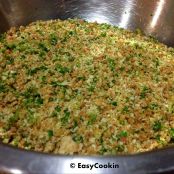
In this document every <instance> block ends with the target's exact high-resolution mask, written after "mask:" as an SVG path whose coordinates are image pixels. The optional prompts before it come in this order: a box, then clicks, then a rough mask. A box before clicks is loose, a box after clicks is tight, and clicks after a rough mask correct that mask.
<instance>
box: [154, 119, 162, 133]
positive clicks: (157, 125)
mask: <svg viewBox="0 0 174 174" xmlns="http://www.w3.org/2000/svg"><path fill="white" fill-rule="evenodd" d="M161 129H162V124H161V122H160V121H155V122H154V124H153V130H154V131H155V132H158V131H160V130H161Z"/></svg>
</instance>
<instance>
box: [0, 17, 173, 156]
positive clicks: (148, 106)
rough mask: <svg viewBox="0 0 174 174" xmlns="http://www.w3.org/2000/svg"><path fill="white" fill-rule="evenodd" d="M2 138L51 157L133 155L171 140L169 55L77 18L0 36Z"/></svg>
mask: <svg viewBox="0 0 174 174" xmlns="http://www.w3.org/2000/svg"><path fill="white" fill-rule="evenodd" d="M0 138H1V140H2V141H3V142H4V143H8V144H11V145H13V146H17V147H19V148H23V149H28V150H34V151H40V152H48V153H56V154H82V155H97V154H102V155H107V154H128V153H129V154H132V153H138V152H144V151H150V150H153V149H157V148H162V147H164V146H167V145H169V144H172V143H173V142H174V49H173V48H168V47H167V46H165V45H163V44H161V43H158V42H157V41H156V40H155V39H153V38H152V37H146V36H144V35H143V34H141V33H140V32H130V31H127V30H123V29H120V28H118V27H115V26H111V25H108V24H97V23H89V22H86V21H83V20H78V19H73V20H72V19H69V20H64V21H61V20H50V21H45V22H44V21H37V22H34V23H31V24H30V25H28V26H26V27H23V26H21V27H20V28H11V29H10V30H9V31H8V32H7V33H4V34H3V35H1V37H0Z"/></svg>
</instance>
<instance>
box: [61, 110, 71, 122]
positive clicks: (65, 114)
mask: <svg viewBox="0 0 174 174" xmlns="http://www.w3.org/2000/svg"><path fill="white" fill-rule="evenodd" d="M69 118H70V112H69V111H68V109H65V110H64V117H62V118H61V122H62V124H63V125H65V124H67V123H68V121H69Z"/></svg>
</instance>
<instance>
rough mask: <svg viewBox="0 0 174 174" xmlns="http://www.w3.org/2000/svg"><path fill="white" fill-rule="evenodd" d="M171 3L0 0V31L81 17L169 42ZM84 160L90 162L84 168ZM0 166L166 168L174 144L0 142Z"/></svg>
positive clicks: (173, 160) (147, 171)
mask: <svg viewBox="0 0 174 174" xmlns="http://www.w3.org/2000/svg"><path fill="white" fill-rule="evenodd" d="M173 9H174V1H173V0H149V1H147V0H29V1H28V0H0V32H1V33H2V32H4V31H7V30H8V29H9V28H10V27H12V26H20V25H26V24H28V23H30V22H33V21H36V20H48V19H56V18H60V19H67V18H83V19H86V20H88V21H97V22H101V23H102V22H105V23H110V24H113V25H117V26H120V27H122V28H127V29H130V30H135V29H137V28H139V29H141V30H142V31H143V32H145V33H146V34H148V35H152V36H155V37H156V38H157V39H158V40H159V41H161V42H163V43H165V44H167V45H168V46H173V45H174V22H173V20H174V11H173ZM82 164H86V168H82ZM87 164H91V165H94V167H93V168H92V169H91V170H90V168H87ZM104 166H105V167H106V166H107V168H104ZM80 167H81V168H80ZM96 167H98V168H96ZM100 167H103V168H100ZM1 171H4V172H8V173H17V174H22V173H42V174H44V173H48V174H59V173H80V174H82V173H105V174H106V173H109V174H112V173H113V174H115V173H120V174H151V173H171V174H172V173H174V148H172V147H170V148H166V149H161V150H157V151H153V152H147V153H141V154H136V155H126V156H107V157H102V156H101V157H92V156H60V155H50V154H42V153H37V152H31V151H25V150H20V149H17V148H14V147H10V146H8V145H4V144H2V143H0V173H1Z"/></svg>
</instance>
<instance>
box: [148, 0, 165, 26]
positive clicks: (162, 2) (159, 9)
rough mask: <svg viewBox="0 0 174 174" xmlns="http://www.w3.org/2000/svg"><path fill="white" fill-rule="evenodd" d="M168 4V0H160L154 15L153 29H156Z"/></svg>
mask: <svg viewBox="0 0 174 174" xmlns="http://www.w3.org/2000/svg"><path fill="white" fill-rule="evenodd" d="M165 3H166V0H160V1H159V2H158V5H157V7H156V9H155V13H154V14H153V19H152V22H151V28H154V27H155V26H156V24H157V22H158V20H159V18H160V15H161V13H162V11H163V8H164V5H165Z"/></svg>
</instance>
